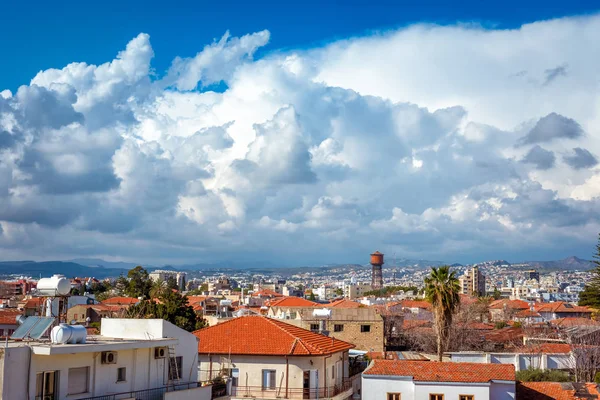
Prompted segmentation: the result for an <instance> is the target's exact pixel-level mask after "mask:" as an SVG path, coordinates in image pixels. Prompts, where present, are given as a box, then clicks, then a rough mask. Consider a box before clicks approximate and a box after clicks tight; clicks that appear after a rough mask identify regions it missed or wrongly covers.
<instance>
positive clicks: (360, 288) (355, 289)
mask: <svg viewBox="0 0 600 400" xmlns="http://www.w3.org/2000/svg"><path fill="white" fill-rule="evenodd" d="M371 290H373V287H372V286H371V284H370V283H354V282H353V283H350V284H348V285H344V297H345V298H347V299H350V300H353V299H357V298H359V297H363V296H364V295H365V293H366V292H370V291H371Z"/></svg>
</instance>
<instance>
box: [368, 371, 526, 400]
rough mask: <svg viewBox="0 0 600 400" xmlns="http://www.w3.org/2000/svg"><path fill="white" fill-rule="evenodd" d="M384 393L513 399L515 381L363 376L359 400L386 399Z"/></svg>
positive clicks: (408, 399) (411, 399) (412, 399)
mask: <svg viewBox="0 0 600 400" xmlns="http://www.w3.org/2000/svg"><path fill="white" fill-rule="evenodd" d="M388 393H390V394H391V393H398V394H400V397H399V399H401V400H428V399H429V395H430V394H442V395H444V397H443V398H444V399H446V400H451V399H452V400H453V399H456V400H458V399H459V395H472V396H473V398H474V399H476V400H514V399H515V382H514V381H492V382H485V383H459V382H419V381H414V380H413V379H412V378H411V377H402V376H382V375H365V374H363V376H362V400H381V399H386V398H387V394H388Z"/></svg>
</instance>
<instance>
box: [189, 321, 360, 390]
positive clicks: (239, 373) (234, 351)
mask: <svg viewBox="0 0 600 400" xmlns="http://www.w3.org/2000/svg"><path fill="white" fill-rule="evenodd" d="M194 334H195V335H196V336H197V337H198V338H199V339H200V344H199V346H198V358H199V360H200V379H201V380H210V379H213V378H216V377H223V378H228V379H229V385H230V387H229V395H230V396H231V399H245V398H255V399H279V398H290V399H317V398H318V399H319V400H328V399H329V400H346V399H348V398H350V397H351V396H352V394H353V393H356V392H358V389H359V385H360V375H358V374H356V375H354V376H350V372H351V371H350V369H349V353H348V351H349V350H350V349H351V348H352V347H354V346H353V345H352V344H350V343H346V342H343V341H341V340H338V339H335V338H328V337H326V336H323V335H321V334H318V333H313V332H311V331H309V330H306V329H302V328H299V327H296V326H294V325H290V324H287V323H285V322H283V321H280V320H277V319H273V318H267V317H263V316H246V317H239V318H233V319H231V320H229V321H226V322H223V323H220V324H218V325H215V326H211V327H209V328H204V329H200V330H198V331H196V332H194Z"/></svg>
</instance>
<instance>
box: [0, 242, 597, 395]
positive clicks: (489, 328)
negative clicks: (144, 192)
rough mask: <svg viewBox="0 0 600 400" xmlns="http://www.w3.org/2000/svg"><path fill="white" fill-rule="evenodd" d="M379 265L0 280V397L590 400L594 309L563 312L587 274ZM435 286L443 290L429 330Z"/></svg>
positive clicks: (139, 270) (380, 261)
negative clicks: (445, 307)
mask: <svg viewBox="0 0 600 400" xmlns="http://www.w3.org/2000/svg"><path fill="white" fill-rule="evenodd" d="M384 265H385V258H384V254H382V253H380V252H379V251H376V252H374V253H373V254H371V255H370V264H369V266H368V267H364V268H363V269H362V270H359V268H358V267H349V268H346V273H345V276H344V272H343V271H342V269H340V268H336V269H335V270H334V271H333V272H329V273H330V274H331V275H327V274H324V273H323V272H322V271H321V272H318V273H315V272H307V273H293V274H291V275H289V276H288V277H283V276H275V277H266V276H256V275H252V274H248V273H242V272H241V271H240V272H238V273H236V274H232V275H230V276H228V275H225V274H223V273H220V274H219V273H217V272H215V273H212V274H210V275H207V276H205V277H201V276H199V277H195V278H190V277H189V276H188V275H187V274H186V273H185V272H183V271H178V270H173V269H164V270H160V269H157V270H152V271H147V270H146V269H144V268H143V267H142V266H138V267H135V268H133V269H131V270H129V271H128V272H127V274H126V275H120V276H118V277H113V278H107V279H103V280H99V279H96V278H93V277H71V278H67V277H65V276H63V275H60V274H56V275H53V276H52V277H46V278H41V279H37V280H35V279H31V278H20V279H12V280H5V281H2V282H1V284H0V288H1V290H2V292H1V293H2V295H1V299H0V302H1V303H0V304H1V305H0V307H1V308H0V321H1V324H0V336H1V337H2V338H3V340H4V341H5V349H4V353H3V354H4V356H3V358H2V363H1V364H0V371H1V374H0V378H1V379H2V381H1V385H0V388H1V393H0V394H1V395H2V398H5V399H17V398H23V399H36V400H37V399H48V400H54V399H66V398H68V399H86V400H87V399H89V400H91V399H98V400H100V399H111V400H112V399H115V400H117V399H125V398H127V399H129V398H131V399H206V400H208V399H215V398H222V399H238V398H240V399H241V398H247V397H252V398H258V399H276V398H291V399H295V398H299V399H336V400H344V399H350V398H352V399H360V398H364V399H377V398H382V396H383V395H384V394H386V393H387V398H388V399H389V400H400V399H407V398H408V399H430V400H439V399H454V398H456V399H459V400H473V399H549V398H553V399H554V398H557V399H580V398H581V399H583V398H585V399H592V398H600V392H599V390H598V386H597V384H598V383H599V381H600V321H599V320H598V316H599V315H598V309H597V308H594V307H590V306H586V305H578V302H579V294H580V293H582V292H583V291H584V290H588V289H585V287H586V285H587V284H589V282H593V281H594V279H597V278H594V272H591V271H565V272H550V273H545V272H544V273H542V272H540V271H537V270H534V269H531V268H529V267H530V266H529V265H521V266H519V267H521V268H515V267H514V266H512V267H511V266H510V265H508V264H506V263H505V262H499V261H496V262H487V263H481V264H475V265H470V266H466V267H463V266H458V265H457V266H454V267H447V266H439V267H432V268H430V269H429V270H427V269H423V270H421V271H420V273H410V274H406V273H402V271H400V270H397V269H395V268H394V271H385V268H384ZM365 270H366V271H365ZM390 272H391V277H390ZM199 274H201V272H200V273H199ZM595 274H598V272H596V273H595ZM367 278H368V279H367ZM440 285H450V287H452V288H453V289H452V290H453V291H454V292H453V293H454V294H453V295H452V296H453V298H454V300H453V302H452V303H451V304H452V305H451V308H450V309H449V311H448V312H449V314H448V312H445V314H443V315H446V317H444V318H445V319H441V320H440V315H442V314H440V311H439V307H440V306H441V304H442V303H440V301H441V300H440V299H441V297H440V298H439V299H438V298H437V297H436V296H437V295H439V293H442V294H443V293H445V292H438V289H439V288H440V287H441V286H440ZM439 290H441V289H439ZM444 290H445V289H444ZM444 296H445V295H444ZM448 318H449V319H448ZM24 376H25V377H28V378H27V379H21V378H19V377H24ZM384 397H385V396H384Z"/></svg>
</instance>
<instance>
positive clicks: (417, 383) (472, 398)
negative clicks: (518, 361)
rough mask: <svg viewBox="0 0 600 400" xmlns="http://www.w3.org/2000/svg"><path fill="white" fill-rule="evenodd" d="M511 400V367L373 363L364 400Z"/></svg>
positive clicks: (364, 377)
mask: <svg viewBox="0 0 600 400" xmlns="http://www.w3.org/2000/svg"><path fill="white" fill-rule="evenodd" d="M382 398H383V399H388V400H514V399H515V369H514V367H513V366H512V365H500V364H472V363H451V362H437V361H413V360H409V361H407V360H373V361H372V362H371V364H370V365H369V367H368V368H367V369H366V370H365V371H364V372H363V375H362V399H363V400H379V399H382Z"/></svg>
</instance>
